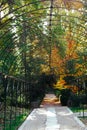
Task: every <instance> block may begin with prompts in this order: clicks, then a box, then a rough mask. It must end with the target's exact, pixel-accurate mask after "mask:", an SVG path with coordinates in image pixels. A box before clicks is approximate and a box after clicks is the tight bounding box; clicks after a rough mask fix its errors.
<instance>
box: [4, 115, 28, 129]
mask: <svg viewBox="0 0 87 130" xmlns="http://www.w3.org/2000/svg"><path fill="white" fill-rule="evenodd" d="M27 115H28V114H26V113H25V114H21V115H19V116H17V117H16V119H15V120H12V121H11V125H10V124H6V127H5V130H17V128H18V127H19V126H20V125H21V124H22V123H23V122H24V120H25V119H26V117H27ZM3 130H4V129H3Z"/></svg>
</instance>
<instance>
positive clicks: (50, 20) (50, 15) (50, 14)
mask: <svg viewBox="0 0 87 130" xmlns="http://www.w3.org/2000/svg"><path fill="white" fill-rule="evenodd" d="M52 1H53V0H51V6H50V7H47V8H43V10H44V9H45V10H46V9H48V8H49V9H53V8H56V7H52V5H53V2H52ZM39 2H40V1H39ZM35 3H36V2H35ZM29 4H30V3H29ZM32 4H33V3H32ZM24 6H26V5H24ZM20 8H22V6H21V7H20ZM63 8H64V9H65V7H63ZM15 10H16V9H15ZM15 10H13V11H15ZM38 10H42V8H40V9H38ZM38 10H31V11H29V12H26V13H22V14H20V15H18V16H16V18H14V19H11V18H12V17H11V18H10V19H8V20H9V21H6V22H8V23H10V22H12V21H13V20H16V19H17V18H18V17H20V16H23V15H24V14H27V13H30V14H31V13H32V12H33V14H35V13H34V12H36V11H38ZM16 11H17V10H16ZM11 13H12V12H11ZM36 14H37V12H36ZM7 16H8V15H7ZM40 16H41V14H40ZM40 16H37V17H33V18H30V19H28V20H26V21H30V20H33V19H37V18H38V17H40ZM44 16H49V17H50V18H49V21H48V22H49V25H50V27H52V26H55V25H53V24H51V22H52V21H53V20H52V16H56V15H54V14H52V10H50V13H49V14H46V15H44ZM60 16H64V17H72V18H78V19H80V20H83V21H85V19H82V18H79V17H74V16H66V15H60ZM10 20H11V21H10ZM21 22H22V21H21ZM8 23H7V24H8ZM68 23H69V22H68ZM7 24H6V23H5V26H7ZM1 28H2V27H1ZM83 28H84V27H83ZM31 31H32V29H31ZM7 33H8V32H7ZM82 36H83V35H82ZM18 37H20V36H18ZM2 38H3V37H2ZM12 38H13V37H12ZM50 38H51V37H50ZM13 40H16V37H14V38H13ZM49 40H51V39H49ZM13 42H14V43H15V41H13Z"/></svg>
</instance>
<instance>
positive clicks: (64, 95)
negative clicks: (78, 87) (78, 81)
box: [60, 89, 71, 106]
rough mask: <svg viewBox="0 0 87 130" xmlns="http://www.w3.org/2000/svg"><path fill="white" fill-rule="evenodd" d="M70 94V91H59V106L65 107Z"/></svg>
mask: <svg viewBox="0 0 87 130" xmlns="http://www.w3.org/2000/svg"><path fill="white" fill-rule="evenodd" d="M70 92H71V90H70V89H63V90H61V97H60V101H61V104H62V105H63V106H66V105H67V102H68V99H69V97H70Z"/></svg>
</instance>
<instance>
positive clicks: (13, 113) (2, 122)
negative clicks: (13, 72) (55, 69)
mask: <svg viewBox="0 0 87 130" xmlns="http://www.w3.org/2000/svg"><path fill="white" fill-rule="evenodd" d="M28 110H29V85H28V84H27V83H26V82H25V81H23V80H19V79H16V78H14V77H11V76H7V75H4V74H2V73H0V130H13V128H12V127H13V125H15V124H16V123H18V122H17V121H18V120H17V118H19V117H20V116H21V115H24V114H26V112H29V111H28Z"/></svg>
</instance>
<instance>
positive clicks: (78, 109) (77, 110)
mask: <svg viewBox="0 0 87 130" xmlns="http://www.w3.org/2000/svg"><path fill="white" fill-rule="evenodd" d="M70 109H71V111H73V112H74V113H75V112H81V111H82V110H83V109H82V108H81V107H70Z"/></svg>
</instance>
